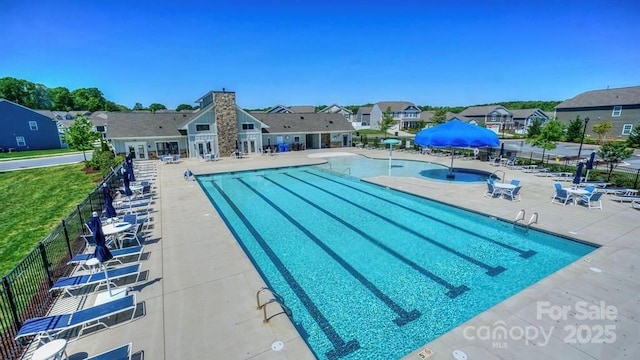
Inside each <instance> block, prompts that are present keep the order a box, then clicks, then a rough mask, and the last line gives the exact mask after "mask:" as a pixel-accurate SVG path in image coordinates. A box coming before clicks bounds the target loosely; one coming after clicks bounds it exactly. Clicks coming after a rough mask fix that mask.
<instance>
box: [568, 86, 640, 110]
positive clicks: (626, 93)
mask: <svg viewBox="0 0 640 360" xmlns="http://www.w3.org/2000/svg"><path fill="white" fill-rule="evenodd" d="M638 104H640V86H631V87H624V88H616V89H604V90H592V91H587V92H584V93H582V94H579V95H577V96H576V97H574V98H571V99H569V100H566V101H563V102H562V103H560V104H558V106H556V109H566V108H583V107H596V106H616V105H638Z"/></svg>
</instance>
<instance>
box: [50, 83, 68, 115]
mask: <svg viewBox="0 0 640 360" xmlns="http://www.w3.org/2000/svg"><path fill="white" fill-rule="evenodd" d="M49 96H50V97H51V110H56V111H70V110H73V97H72V96H71V92H70V91H69V89H67V88H66V87H56V88H53V89H49Z"/></svg>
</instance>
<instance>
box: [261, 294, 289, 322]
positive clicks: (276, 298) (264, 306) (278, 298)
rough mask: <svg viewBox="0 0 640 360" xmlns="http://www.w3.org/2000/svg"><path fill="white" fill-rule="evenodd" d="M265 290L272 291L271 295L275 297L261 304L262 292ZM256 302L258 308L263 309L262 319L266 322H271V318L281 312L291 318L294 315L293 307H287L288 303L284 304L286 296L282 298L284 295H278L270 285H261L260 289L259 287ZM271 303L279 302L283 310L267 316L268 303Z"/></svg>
mask: <svg viewBox="0 0 640 360" xmlns="http://www.w3.org/2000/svg"><path fill="white" fill-rule="evenodd" d="M265 291H268V292H270V293H271V296H273V297H272V298H271V299H269V300H267V301H266V302H265V303H262V304H261V303H260V293H262V292H265ZM256 303H257V305H258V310H260V309H262V314H263V316H264V317H263V319H262V322H265V323H266V322H269V320H271V319H272V318H273V317H275V316H278V315H280V314H286V315H287V316H288V317H289V318H290V319H291V316H292V313H291V309H289V307H287V305H285V304H284V298H282V296H280V295H278V293H276V292H275V291H273V290H271V289H269V288H268V287H261V288H260V289H258V292H256ZM271 303H277V304H278V305H280V308H282V311H281V312H278V313H275V314H271V316H269V317H267V305H269V304H271Z"/></svg>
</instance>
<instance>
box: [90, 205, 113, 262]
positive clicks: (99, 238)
mask: <svg viewBox="0 0 640 360" xmlns="http://www.w3.org/2000/svg"><path fill="white" fill-rule="evenodd" d="M89 227H90V228H91V231H93V242H94V243H95V244H96V249H95V250H94V251H93V256H95V258H96V259H98V261H100V262H101V263H104V262H105V261H109V260H111V259H113V255H112V254H111V251H109V248H107V240H106V239H105V237H104V233H103V232H102V223H101V222H100V218H99V217H98V213H97V212H95V211H94V212H93V216H92V217H91V221H90V222H89Z"/></svg>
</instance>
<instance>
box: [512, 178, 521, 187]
mask: <svg viewBox="0 0 640 360" xmlns="http://www.w3.org/2000/svg"><path fill="white" fill-rule="evenodd" d="M510 184H511V185H515V186H518V185H520V180H516V179H513V180H511V182H510Z"/></svg>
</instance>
